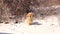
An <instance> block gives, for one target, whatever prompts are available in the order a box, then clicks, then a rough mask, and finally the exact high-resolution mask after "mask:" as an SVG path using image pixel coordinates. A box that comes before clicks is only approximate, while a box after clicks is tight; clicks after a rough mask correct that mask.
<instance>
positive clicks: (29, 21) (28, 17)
mask: <svg viewBox="0 0 60 34" xmlns="http://www.w3.org/2000/svg"><path fill="white" fill-rule="evenodd" d="M33 17H34V13H32V12H29V13H28V14H27V16H26V20H27V23H28V24H29V25H31V24H32V23H33Z"/></svg>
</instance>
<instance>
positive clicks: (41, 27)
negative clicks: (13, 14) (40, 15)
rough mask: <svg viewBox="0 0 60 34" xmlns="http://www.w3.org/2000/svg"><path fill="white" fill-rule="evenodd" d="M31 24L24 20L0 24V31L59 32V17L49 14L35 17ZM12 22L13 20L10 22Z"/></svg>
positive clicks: (52, 33)
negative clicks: (18, 22)
mask: <svg viewBox="0 0 60 34" xmlns="http://www.w3.org/2000/svg"><path fill="white" fill-rule="evenodd" d="M33 22H34V23H33V24H32V25H28V24H27V23H26V22H25V21H24V22H22V23H20V24H3V23H2V24H0V32H1V33H12V34H60V25H59V18H58V17H57V16H49V17H46V18H44V19H43V20H39V19H35V20H34V21H33ZM12 23H13V22H12Z"/></svg>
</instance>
